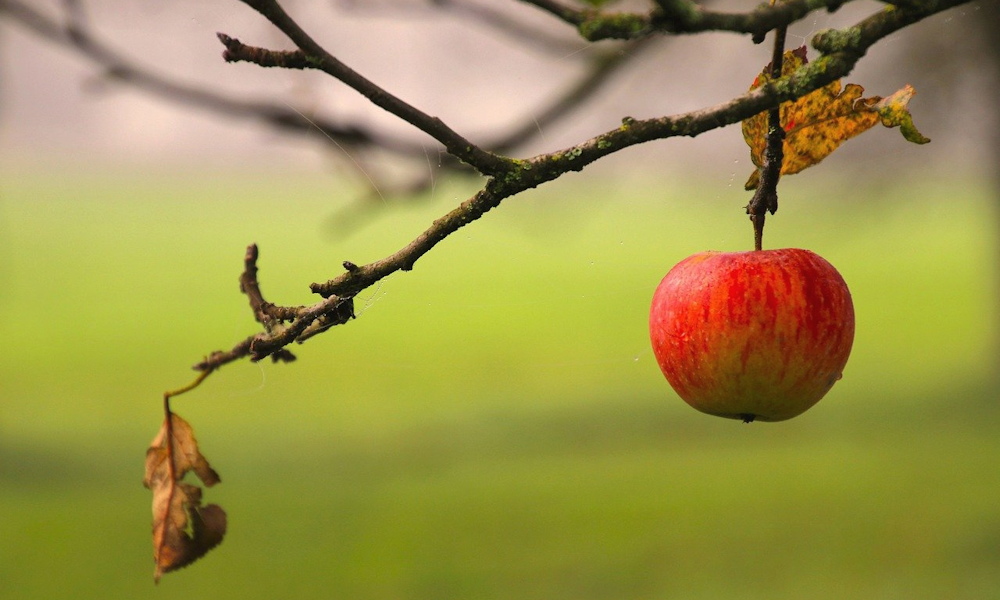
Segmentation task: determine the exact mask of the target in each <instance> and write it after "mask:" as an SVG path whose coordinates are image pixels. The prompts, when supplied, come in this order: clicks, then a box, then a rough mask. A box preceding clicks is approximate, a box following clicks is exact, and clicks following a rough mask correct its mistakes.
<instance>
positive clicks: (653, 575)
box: [0, 174, 1000, 600]
mask: <svg viewBox="0 0 1000 600" xmlns="http://www.w3.org/2000/svg"><path fill="white" fill-rule="evenodd" d="M850 185H854V184H853V183H851V182H841V183H839V184H838V183H832V182H830V183H826V184H822V185H821V182H819V181H818V180H817V179H816V178H814V177H812V176H805V175H803V176H801V180H799V179H797V178H792V179H790V180H788V181H787V183H785V182H783V184H782V186H783V188H784V189H783V193H782V208H781V211H779V213H778V214H777V215H776V216H775V217H773V218H771V219H769V220H768V228H767V232H766V237H765V240H766V245H768V246H770V247H780V246H802V247H808V248H811V249H813V250H815V251H817V252H818V253H820V254H821V255H823V256H824V257H826V258H827V259H828V260H830V261H831V262H832V263H833V264H834V265H836V266H837V267H838V268H839V269H840V271H841V272H842V274H843V275H844V277H845V279H846V280H847V282H848V284H849V285H850V286H851V289H852V292H853V294H854V299H855V304H856V309H857V318H858V329H857V338H856V342H855V348H854V352H853V355H852V357H851V361H850V363H849V364H848V366H847V369H846V371H845V376H844V379H843V380H842V381H841V382H840V383H838V384H837V386H835V387H834V389H833V391H832V392H831V393H830V394H829V395H828V397H827V398H825V399H824V400H823V401H822V402H821V403H820V404H819V405H817V406H816V407H815V408H813V409H812V410H810V411H809V412H808V413H806V414H805V415H803V416H802V417H799V418H797V419H795V420H793V421H789V422H785V423H778V424H766V423H756V424H752V425H743V424H741V423H738V422H736V421H727V420H722V419H716V418H712V417H708V416H705V415H702V414H700V413H697V412H695V411H694V410H692V409H690V408H688V407H687V406H686V405H684V404H683V403H682V402H681V401H680V400H679V399H678V398H677V397H676V396H675V395H674V394H673V393H672V392H671V391H670V389H669V387H668V386H667V384H666V382H665V381H664V380H663V378H662V376H661V375H660V373H659V370H658V369H657V367H656V363H655V361H654V360H653V358H652V354H651V352H650V350H649V348H648V340H647V333H646V311H647V309H648V302H649V298H650V296H651V294H652V291H653V289H654V288H655V286H656V284H657V283H658V281H659V279H660V278H661V277H662V276H663V274H664V273H665V272H666V271H667V269H668V268H669V267H670V266H671V265H673V264H674V263H675V262H677V261H678V260H680V259H681V258H683V257H684V256H687V255H688V254H691V253H694V252H697V251H700V250H705V249H710V248H711V249H720V250H737V249H746V248H747V246H748V245H749V243H750V241H751V231H750V226H749V223H748V222H747V221H746V220H745V215H742V214H741V212H740V208H739V207H740V206H742V205H743V204H745V202H746V195H745V194H743V193H741V192H739V191H738V190H737V189H735V188H732V187H730V188H723V189H713V188H712V186H710V185H706V184H699V185H695V184H694V183H689V184H685V185H678V184H676V183H670V184H669V185H668V184H667V183H666V182H657V183H653V182H647V183H646V184H644V185H635V186H634V187H629V184H628V183H627V182H624V181H622V182H611V181H605V182H597V183H595V182H594V181H593V180H590V179H584V178H578V179H576V180H573V181H569V182H567V183H562V182H559V183H557V184H553V185H551V186H549V187H547V188H544V189H542V190H538V191H534V192H531V193H528V194H525V195H524V196H522V197H518V198H515V199H511V200H508V201H507V203H506V204H505V205H504V206H502V207H501V208H499V209H498V210H496V211H495V212H494V213H491V214H489V215H488V216H487V217H486V218H485V219H483V220H482V221H480V222H477V223H474V224H472V225H470V226H469V227H467V228H466V229H464V230H462V231H460V232H458V233H457V234H456V235H454V236H452V237H451V238H449V239H448V240H446V241H445V242H444V243H442V244H441V245H440V246H439V247H438V248H436V249H435V250H434V251H432V252H431V253H430V254H429V255H427V256H426V257H425V258H423V259H421V260H420V261H419V262H418V263H417V265H416V268H415V269H414V271H412V272H410V273H398V274H396V275H394V276H392V277H391V278H389V279H388V280H386V281H384V282H383V283H382V284H381V285H379V286H378V287H377V288H376V289H370V290H367V291H365V292H364V293H363V294H362V295H361V296H360V297H359V300H358V306H357V309H358V313H359V319H358V320H357V321H354V322H351V323H350V324H348V325H347V326H346V327H340V328H337V329H336V330H331V331H329V332H327V333H326V334H324V335H322V336H320V337H318V338H315V339H313V340H311V341H310V342H309V343H307V344H306V345H304V346H301V347H298V348H296V349H295V350H296V352H297V354H298V355H299V360H298V361H297V362H296V363H294V364H291V365H271V364H270V363H267V364H260V365H256V364H250V363H247V362H243V363H239V364H236V365H232V366H228V367H226V368H224V369H223V370H221V371H220V372H218V373H217V374H215V375H213V376H212V377H211V378H210V379H209V380H208V381H207V382H206V383H205V384H204V385H203V386H202V387H201V388H199V389H198V390H196V391H195V392H193V393H191V394H190V395H187V396H183V397H181V398H178V399H177V401H176V403H175V405H174V406H175V409H176V410H177V412H179V413H180V414H182V415H183V416H184V417H185V418H187V419H188V420H189V421H190V422H191V423H192V424H193V425H194V427H195V429H196V431H197V432H198V435H199V440H200V441H201V445H202V449H203V451H204V452H205V453H206V454H207V456H208V457H209V459H210V460H212V461H213V464H214V466H215V467H216V468H217V469H218V470H219V471H220V473H221V475H222V478H223V483H222V484H221V485H220V486H217V487H215V488H212V489H210V490H207V494H206V499H207V500H208V501H209V502H218V503H219V504H221V505H222V506H223V507H224V508H225V509H226V510H227V512H228V513H229V518H230V531H229V534H228V536H227V539H226V540H225V542H224V543H223V544H222V545H221V546H220V547H219V548H218V549H216V550H214V551H212V552H211V553H210V554H209V555H208V556H207V557H206V558H205V559H203V560H202V561H200V562H199V563H197V564H195V565H194V566H192V567H190V568H188V569H185V570H184V571H181V572H179V573H176V574H170V575H167V576H166V577H165V578H164V580H163V581H162V582H161V583H160V585H159V586H158V587H154V586H153V584H152V578H151V576H152V566H153V565H152V561H151V560H150V554H151V546H150V540H149V522H150V512H149V501H150V497H149V494H148V492H147V491H146V490H145V489H144V488H143V487H142V486H141V483H140V482H141V479H142V468H143V456H144V452H145V448H146V446H147V445H148V443H149V441H150V439H151V438H152V437H153V435H154V434H155V432H156V430H157V428H158V426H159V421H160V418H161V414H160V395H161V394H162V392H163V391H164V390H166V389H170V388H176V387H180V386H182V385H184V384H186V383H187V382H188V381H190V379H191V378H192V375H193V372H192V371H190V369H189V367H190V365H191V364H193V363H194V362H196V361H197V360H199V359H200V358H201V356H203V355H204V354H206V353H207V352H209V351H212V350H215V349H220V348H225V347H228V346H230V345H232V344H234V343H235V342H237V341H238V340H239V339H241V338H242V337H243V336H245V335H248V334H250V333H252V332H253V331H254V323H253V321H252V318H251V315H250V312H249V310H248V309H247V307H246V304H245V299H244V297H243V296H242V295H240V293H239V290H238V286H237V276H238V274H239V270H240V268H241V260H242V255H243V251H244V248H245V247H246V244H248V243H250V242H257V243H258V244H259V245H260V248H261V261H260V267H261V273H260V277H261V282H262V287H263V291H264V293H265V295H266V296H267V297H268V299H269V300H272V301H274V302H278V303H283V304H300V303H306V302H310V301H311V300H312V298H311V297H310V294H309V293H308V287H307V286H308V283H310V282H312V281H316V280H324V279H326V278H328V277H330V276H332V275H334V274H336V273H338V272H339V269H340V267H339V265H340V263H341V262H342V261H343V260H352V261H354V262H356V263H363V262H368V261H371V260H374V259H377V258H381V257H382V256H384V255H386V254H388V253H389V252H391V251H394V250H396V249H397V248H399V247H400V246H402V245H403V244H405V243H406V242H408V241H409V240H410V239H412V238H413V237H414V236H415V235H416V234H417V233H419V231H420V230H422V228H423V227H425V226H426V225H427V224H429V223H430V221H431V220H432V219H434V218H436V217H437V216H440V215H441V214H443V213H444V212H445V211H446V210H448V209H449V208H450V207H451V206H452V205H454V204H455V202H456V200H459V199H463V198H464V197H465V196H466V195H467V194H468V193H469V192H470V188H468V187H463V184H460V183H451V184H444V183H442V184H441V185H439V187H438V188H437V189H436V191H435V193H434V194H433V197H430V198H427V199H426V200H424V201H421V202H418V203H414V204H413V205H412V206H407V207H397V208H395V209H393V210H385V211H382V212H381V213H380V214H378V215H376V218H374V219H372V220H371V221H370V222H369V223H368V224H367V225H366V226H365V227H363V228H361V229H360V230H358V231H356V232H355V233H353V234H352V235H350V236H347V237H344V236H337V235H334V233H333V229H332V228H331V219H332V218H333V217H334V216H335V215H336V214H338V213H337V211H338V209H339V208H341V207H343V206H344V204H345V203H346V202H348V201H349V200H350V195H349V194H348V193H346V192H343V191H338V189H337V188H336V187H334V186H332V185H330V184H329V182H327V181H322V180H319V179H307V180H299V181H292V182H289V181H287V180H281V181H278V180H273V179H272V180H268V179H264V178H263V177H244V178H237V177H229V178H216V179H209V178H197V177H196V178H191V179H190V180H182V179H178V178H168V177H157V176H150V177H148V178H139V177H137V176H133V177H126V178H118V179H116V180H114V181H113V182H112V181H111V180H109V179H107V178H101V177H86V176H82V175H74V174H63V175H61V176H60V177H48V178H42V177H34V178H29V177H20V178H18V177H12V176H7V177H5V179H4V182H3V186H2V189H0V193H2V196H0V310H2V314H3V319H2V321H0V332H2V334H3V339H4V340H5V343H4V344H3V353H4V358H3V360H2V361H0V598H2V599H4V600H6V599H7V598H11V599H15V598H16V599H22V598H23V599H34V598H45V599H48V598H62V597H72V598H75V599H80V600H85V599H89V598H101V599H106V598H130V599H138V598H157V599H169V598H192V597H203V598H213V599H216V600H222V599H225V598H240V599H256V598H261V599H265V598H267V599H271V598H350V599H352V600H368V599H371V600H376V599H378V600H382V599H386V600H388V599H410V598H412V599H425V598H426V599H435V600H437V599H442V598H456V599H457V598H461V599H473V598H477V599H478V598H481V599H511V600H515V599H516V600H533V599H546V600H559V599H567V600H569V599H574V600H586V599H590V598H594V599H598V598H600V599H612V598H613V599H633V598H634V599H658V598H663V599H666V598H671V599H673V598H684V599H702V598H704V599H726V598H739V599H741V600H747V599H750V600H753V599H758V598H760V599H764V598H767V599H771V600H775V599H802V598H809V599H813V600H822V599H827V598H828V599H838V600H841V599H845V598H863V599H873V598H878V599H880V600H881V599H892V598H900V599H907V600H919V599H935V600H937V599H940V598H949V599H965V598H968V599H989V598H1000V502H998V498H1000V467H998V465H1000V436H997V425H998V424H1000V410H998V407H997V402H996V400H997V396H998V390H997V389H996V388H995V387H993V386H992V385H991V383H990V381H991V379H990V377H991V371H992V370H994V369H996V368H997V366H998V357H997V356H996V353H997V348H996V345H995V339H994V338H995V337H996V336H997V332H998V330H1000V322H998V305H1000V303H998V299H997V297H996V295H995V292H996V290H997V289H998V286H997V280H996V278H997V275H998V272H1000V271H998V265H997V264H996V259H997V256H998V255H1000V252H998V249H997V243H998V242H997V240H996V239H995V237H994V235H995V233H996V231H997V227H996V219H997V214H996V207H995V206H991V204H990V202H991V199H990V198H989V197H988V196H987V194H986V191H985V189H984V188H982V187H978V186H976V185H974V184H969V183H968V182H948V181H944V182H941V181H938V182H933V181H917V182H913V183H909V184H900V185H898V186H884V185H883V186H882V187H881V188H871V189H870V190H869V189H860V190H859V189H853V188H851V187H849V186H850ZM993 381H995V380H993Z"/></svg>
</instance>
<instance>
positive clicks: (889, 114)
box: [743, 46, 930, 190]
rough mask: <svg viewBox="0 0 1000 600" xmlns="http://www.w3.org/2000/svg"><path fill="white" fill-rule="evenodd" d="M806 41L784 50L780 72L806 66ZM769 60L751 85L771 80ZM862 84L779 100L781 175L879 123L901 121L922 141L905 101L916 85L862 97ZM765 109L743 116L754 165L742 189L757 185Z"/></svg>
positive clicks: (764, 136)
mask: <svg viewBox="0 0 1000 600" xmlns="http://www.w3.org/2000/svg"><path fill="white" fill-rule="evenodd" d="M806 62H807V59H806V49H805V46H803V47H801V48H797V49H795V50H789V51H788V52H785V55H784V58H783V61H782V75H783V76H784V75H789V74H791V73H792V72H794V71H795V70H796V69H798V68H799V67H801V66H803V65H805V64H806ZM771 79H772V78H771V76H770V65H768V66H767V67H765V69H764V71H763V72H762V73H761V74H760V75H758V76H757V78H756V79H755V80H754V82H753V85H751V86H750V89H755V88H757V87H759V86H761V85H763V84H765V83H766V82H768V81H771ZM864 91H865V90H864V88H863V87H861V86H860V85H857V84H853V83H849V84H847V85H846V86H844V85H842V84H841V82H840V81H834V82H832V83H830V84H828V85H826V86H824V87H822V88H819V89H817V90H815V91H813V92H811V93H809V94H806V95H805V96H803V97H801V98H799V99H798V100H795V101H793V102H786V103H784V104H782V105H781V108H780V114H781V126H782V128H783V129H784V130H785V142H784V161H783V162H782V166H781V174H782V175H791V174H794V173H798V172H799V171H801V170H803V169H805V168H808V167H811V166H813V165H815V164H816V163H818V162H820V161H822V160H823V159H824V158H826V157H827V156H829V155H830V154H831V153H832V152H833V151H834V150H836V149H837V148H838V147H839V146H840V145H841V144H843V143H844V142H845V141H847V140H849V139H851V138H853V137H855V136H857V135H860V134H861V133H864V132H865V131H867V130H869V129H871V128H872V127H874V126H875V125H876V124H878V123H880V122H881V123H882V124H883V125H885V126H886V127H896V126H899V127H900V130H901V131H902V133H903V137H904V138H906V139H907V140H908V141H911V142H914V143H918V144H924V143H927V142H929V141H930V140H929V139H927V138H925V137H923V136H922V135H921V134H920V132H919V131H917V129H916V127H914V125H913V117H912V115H910V112H909V108H908V103H909V100H910V98H912V97H913V94H914V93H915V90H914V89H913V88H912V87H911V86H909V85H907V86H905V87H904V88H903V89H901V90H899V91H897V92H896V93H894V94H892V95H891V96H889V97H888V98H885V99H884V100H883V99H882V98H881V97H879V96H873V97H871V98H863V97H862V95H863V94H864ZM767 128H768V119H767V113H766V112H763V113H759V114H757V115H754V116H753V117H750V118H749V119H746V120H745V121H743V138H744V139H745V140H746V142H747V144H748V145H749V146H750V158H751V160H752V161H753V163H754V164H755V165H756V166H757V167H758V169H757V170H755V171H754V172H753V173H752V174H751V176H750V179H749V180H747V183H746V189H748V190H752V189H755V188H756V187H757V185H758V182H759V178H760V167H762V166H763V164H764V148H765V145H766V140H767Z"/></svg>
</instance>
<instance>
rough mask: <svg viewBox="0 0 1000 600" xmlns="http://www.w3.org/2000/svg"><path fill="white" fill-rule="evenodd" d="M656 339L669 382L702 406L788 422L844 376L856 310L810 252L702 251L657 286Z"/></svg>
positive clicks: (828, 268)
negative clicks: (842, 374)
mask: <svg viewBox="0 0 1000 600" xmlns="http://www.w3.org/2000/svg"><path fill="white" fill-rule="evenodd" d="M649 334H650V338H651V339H652V342H653V353H654V354H655V355H656V360H657V362H658V363H659V364H660V369H661V370H662V371H663V374H664V375H665V376H666V377H667V381H669V382H670V385H671V387H673V388H674V391H676V392H677V394H678V395H679V396H680V397H681V398H682V399H684V401H685V402H687V403H688V404H690V405H691V406H693V407H694V408H696V409H698V410H700V411H702V412H705V413H708V414H710V415H718V416H720V417H728V418H732V419H743V420H744V421H746V422H750V421H753V420H761V421H783V420H785V419H791V418H792V417H795V416H797V415H800V414H802V413H803V412H805V411H806V410H807V409H808V408H810V407H811V406H813V405H814V404H816V403H817V402H819V400H820V398H822V397H823V396H824V395H825V394H826V393H827V392H828V391H829V390H830V388H831V387H832V386H833V384H834V383H835V382H836V381H837V380H838V379H840V376H841V372H842V371H843V369H844V365H846V364H847V357H848V356H849V355H850V353H851V344H852V343H853V341H854V305H853V304H852V303H851V293H850V291H848V289H847V284H846V283H844V279H843V277H841V276H840V273H838V272H837V270H836V269H835V268H834V267H833V265H831V264H830V263H828V262H827V261H826V260H824V259H823V258H822V257H820V256H819V255H817V254H815V253H813V252H810V251H809V250H801V249H798V248H784V249H781V250H756V251H751V252H702V253H699V254H695V255H693V256H689V257H688V258H686V259H684V260H682V261H681V262H679V263H678V264H677V265H675V266H674V268H672V269H670V272H669V273H667V275H666V276H665V277H664V278H663V281H661V282H660V285H659V287H657V288H656V293H655V294H654V295H653V306H652V308H651V310H650V313H649Z"/></svg>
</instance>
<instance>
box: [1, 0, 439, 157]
mask: <svg viewBox="0 0 1000 600" xmlns="http://www.w3.org/2000/svg"><path fill="white" fill-rule="evenodd" d="M0 14H6V15H8V16H9V17H11V18H12V19H13V20H14V21H15V22H17V23H20V24H21V25H23V26H24V27H26V28H27V29H28V30H29V31H31V32H33V33H35V34H36V35H38V36H39V37H41V38H43V39H46V40H48V41H50V42H53V43H55V44H58V45H60V46H64V47H67V48H70V49H73V50H75V51H76V52H78V53H79V54H80V55H81V56H83V57H84V58H86V59H88V60H90V61H91V62H93V63H94V64H96V65H97V66H99V67H100V68H102V69H103V70H104V71H105V73H106V74H107V76H108V77H109V78H111V79H114V80H117V81H120V82H122V83H127V84H130V85H133V86H135V87H137V88H139V89H142V90H145V91H147V92H150V93H152V94H155V95H157V96H159V97H162V98H166V99H167V100H170V101H173V102H178V103H182V104H187V105H190V106H195V107H198V108H201V109H204V110H208V111H211V112H215V113H217V114H220V115H223V116H226V117H235V118H243V119H248V120H256V121H262V122H264V123H266V124H268V125H270V126H272V127H275V128H277V129H280V130H285V131H291V132H293V133H298V134H305V135H310V136H314V137H316V138H317V139H319V140H321V141H322V142H324V143H327V144H330V145H333V146H335V147H337V148H339V149H341V150H344V149H351V148H355V149H365V148H378V149H382V150H385V151H387V152H391V153H393V154H395V155H397V156H410V157H419V158H421V159H422V158H423V156H424V154H423V148H422V147H421V146H419V145H416V144H411V143H408V142H405V141H403V140H400V139H394V138H391V137H387V136H385V135H381V134H378V133H376V132H374V131H370V130H367V129H364V128H361V127H358V126H356V125H340V124H338V123H335V122H333V121H330V120H326V119H323V118H321V117H314V118H305V117H304V116H303V115H302V113H300V112H299V111H297V110H295V109H294V108H291V107H290V106H288V105H284V104H278V103H271V102H264V101H255V100H246V99H243V98H233V97H229V96H226V95H224V94H221V93H218V92H214V91H211V90H207V89H204V88H200V87H197V86H194V85H189V84H185V83H181V82H178V81H175V80H172V79H170V78H168V77H165V76H163V75H160V74H158V73H156V72H155V71H153V70H151V69H149V68H147V67H144V66H142V65H140V64H138V63H136V62H134V61H131V60H129V59H128V58H127V57H125V56H124V55H123V54H121V53H119V52H117V51H116V50H114V49H113V48H111V47H110V46H109V45H107V44H105V43H104V42H102V41H101V40H99V39H98V38H97V37H95V36H94V35H93V34H92V33H91V32H90V31H89V30H88V29H87V28H86V27H85V26H84V25H83V23H81V22H80V20H79V18H78V17H73V16H70V17H69V18H68V21H69V25H63V24H62V23H60V22H59V21H58V20H57V19H55V18H53V17H49V16H47V15H45V14H44V13H43V12H41V11H39V10H37V9H36V8H34V7H32V6H30V5H28V4H26V3H24V2H21V1H20V0H0Z"/></svg>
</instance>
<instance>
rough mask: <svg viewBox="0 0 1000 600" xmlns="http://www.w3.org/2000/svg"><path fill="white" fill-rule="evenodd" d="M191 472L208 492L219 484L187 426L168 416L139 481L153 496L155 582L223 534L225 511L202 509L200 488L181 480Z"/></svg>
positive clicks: (195, 557) (214, 507)
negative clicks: (206, 487)
mask: <svg viewBox="0 0 1000 600" xmlns="http://www.w3.org/2000/svg"><path fill="white" fill-rule="evenodd" d="M189 471H194V473H195V474H196V475H197V476H198V478H199V479H201V481H202V483H204V484H205V485H206V486H209V487H210V486H213V485H215V484H216V483H219V481H220V479H219V474H218V473H216V472H215V470H214V469H212V467H211V465H209V463H208V460H206V459H205V457H204V456H203V455H202V454H201V451H200V450H199V449H198V441H197V440H196V439H195V437H194V430H193V429H192V428H191V425H189V424H188V422H187V421H185V420H184V419H182V418H181V417H180V416H178V415H176V414H173V413H168V416H167V418H166V419H164V421H163V425H162V426H161V427H160V431H159V433H157V435H156V437H155V438H154V439H153V442H152V444H151V445H150V447H149V449H148V450H147V451H146V475H145V478H144V479H143V485H145V486H146V487H147V488H149V489H150V490H152V492H153V560H154V562H155V563H156V569H155V571H154V573H153V579H154V580H155V581H159V579H160V577H161V576H162V575H163V574H164V573H168V572H170V571H174V570H176V569H180V568H181V567H185V566H187V565H189V564H191V563H192V562H194V561H196V560H198V559H199V558H201V557H202V556H204V555H205V553H206V552H208V551H209V550H211V549H212V548H214V547H215V546H217V545H218V544H219V543H220V542H221V541H222V538H223V536H224V535H225V533H226V513H225V511H223V510H222V508H220V507H219V506H217V505H215V504H209V505H207V506H202V505H201V494H202V491H201V488H200V487H198V486H196V485H191V484H190V483H184V482H183V481H181V480H182V479H183V478H184V475H185V474H187V473H188V472H189Z"/></svg>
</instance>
